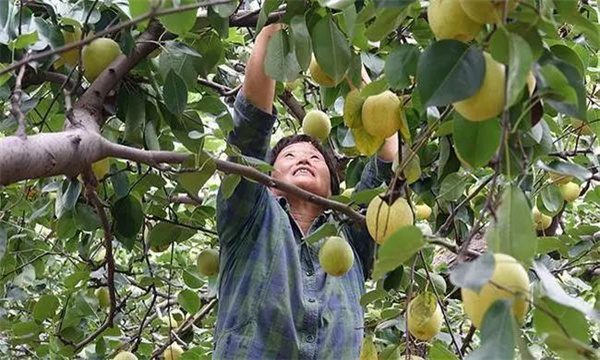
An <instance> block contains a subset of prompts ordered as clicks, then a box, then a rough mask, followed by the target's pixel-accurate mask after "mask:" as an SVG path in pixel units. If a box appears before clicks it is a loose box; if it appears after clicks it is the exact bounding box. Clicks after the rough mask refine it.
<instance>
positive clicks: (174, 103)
mask: <svg viewBox="0 0 600 360" xmlns="http://www.w3.org/2000/svg"><path fill="white" fill-rule="evenodd" d="M163 97H164V98H165V105H167V108H168V109H169V111H171V112H172V113H173V114H175V115H181V114H183V111H184V110H185V107H186V105H187V86H186V85H185V82H184V81H183V79H182V78H181V77H180V76H179V75H177V74H176V73H175V72H174V71H173V70H170V71H169V74H167V79H166V80H165V85H164V86H163Z"/></svg>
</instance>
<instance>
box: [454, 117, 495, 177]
mask: <svg viewBox="0 0 600 360" xmlns="http://www.w3.org/2000/svg"><path fill="white" fill-rule="evenodd" d="M453 124H454V130H453V136H454V146H455V148H456V152H457V154H458V155H459V156H460V158H461V160H463V161H464V162H466V163H467V164H469V166H470V167H471V168H473V169H478V168H481V167H484V166H486V165H487V164H488V162H489V161H490V160H491V159H492V157H493V156H494V154H495V153H496V152H497V151H498V148H499V147H500V138H501V130H502V128H501V127H500V122H499V121H498V119H496V118H494V119H489V120H486V121H477V122H475V121H469V120H466V119H465V118H463V117H462V116H460V114H456V116H454V121H453Z"/></svg>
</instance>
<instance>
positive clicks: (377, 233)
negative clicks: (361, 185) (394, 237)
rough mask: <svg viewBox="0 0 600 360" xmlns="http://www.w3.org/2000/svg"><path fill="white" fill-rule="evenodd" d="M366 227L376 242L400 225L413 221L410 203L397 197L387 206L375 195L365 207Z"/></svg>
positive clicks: (384, 238) (379, 242) (386, 237)
mask: <svg viewBox="0 0 600 360" xmlns="http://www.w3.org/2000/svg"><path fill="white" fill-rule="evenodd" d="M366 217H367V219H366V222H367V229H368V230H369V234H371V236H372V237H373V239H375V241H376V242H377V243H378V244H383V243H384V242H385V241H386V240H387V239H388V237H389V236H390V235H391V234H392V233H394V232H395V231H396V230H398V229H399V228H401V227H404V226H408V225H412V224H413V222H414V218H413V213H412V210H411V209H410V205H408V202H407V201H406V200H405V199H404V198H398V199H396V201H394V203H393V204H392V205H391V206H389V205H388V204H387V203H386V202H385V201H383V199H381V197H379V196H375V197H374V198H373V200H371V202H370V203H369V206H368V207H367V216H366Z"/></svg>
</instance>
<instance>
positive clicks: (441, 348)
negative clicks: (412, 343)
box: [427, 340, 458, 360]
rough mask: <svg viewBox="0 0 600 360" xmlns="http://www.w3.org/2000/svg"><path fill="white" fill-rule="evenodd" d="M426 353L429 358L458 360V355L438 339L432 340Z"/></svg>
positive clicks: (431, 359)
mask: <svg viewBox="0 0 600 360" xmlns="http://www.w3.org/2000/svg"><path fill="white" fill-rule="evenodd" d="M427 355H428V358H429V359H430V360H458V357H457V356H456V355H455V354H454V353H453V352H452V351H450V350H448V347H447V346H446V344H444V343H443V342H441V341H440V340H434V342H433V345H432V346H431V348H430V349H429V353H428V354H427Z"/></svg>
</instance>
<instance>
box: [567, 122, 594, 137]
mask: <svg viewBox="0 0 600 360" xmlns="http://www.w3.org/2000/svg"><path fill="white" fill-rule="evenodd" d="M571 125H573V130H574V132H575V134H577V133H579V132H581V135H594V132H593V131H592V128H591V127H590V125H588V124H586V123H584V122H583V121H581V120H579V119H575V118H571Z"/></svg>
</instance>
